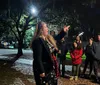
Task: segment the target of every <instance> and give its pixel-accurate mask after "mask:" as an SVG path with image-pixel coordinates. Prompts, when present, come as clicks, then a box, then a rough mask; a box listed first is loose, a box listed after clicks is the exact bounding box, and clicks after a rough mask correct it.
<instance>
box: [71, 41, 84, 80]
mask: <svg viewBox="0 0 100 85" xmlns="http://www.w3.org/2000/svg"><path fill="white" fill-rule="evenodd" d="M82 54H83V49H82V47H80V46H79V45H78V44H77V43H76V42H74V43H73V50H71V52H70V56H71V58H72V76H71V77H70V80H74V79H75V80H78V75H79V70H80V65H81V63H82Z"/></svg>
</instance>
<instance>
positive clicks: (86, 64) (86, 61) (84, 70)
mask: <svg viewBox="0 0 100 85" xmlns="http://www.w3.org/2000/svg"><path fill="white" fill-rule="evenodd" d="M88 63H89V60H88V59H86V60H85V66H84V69H83V73H82V74H83V75H84V74H85V72H86V69H87V66H88Z"/></svg>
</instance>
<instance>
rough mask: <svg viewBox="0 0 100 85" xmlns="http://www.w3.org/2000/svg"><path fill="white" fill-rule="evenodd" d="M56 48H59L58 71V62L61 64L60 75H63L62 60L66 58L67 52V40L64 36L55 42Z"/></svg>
mask: <svg viewBox="0 0 100 85" xmlns="http://www.w3.org/2000/svg"><path fill="white" fill-rule="evenodd" d="M57 46H58V49H59V50H60V53H58V56H57V58H58V61H59V71H60V64H62V76H63V77H64V72H65V65H64V61H65V60H66V54H67V52H68V48H67V41H66V40H65V37H63V38H62V39H61V40H59V41H58V42H57Z"/></svg>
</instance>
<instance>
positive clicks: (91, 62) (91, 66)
mask: <svg viewBox="0 0 100 85" xmlns="http://www.w3.org/2000/svg"><path fill="white" fill-rule="evenodd" d="M93 64H94V62H93V60H90V71H89V77H91V73H92V70H93Z"/></svg>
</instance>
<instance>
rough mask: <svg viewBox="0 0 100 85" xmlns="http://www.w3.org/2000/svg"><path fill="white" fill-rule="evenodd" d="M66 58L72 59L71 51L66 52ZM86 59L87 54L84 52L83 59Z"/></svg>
mask: <svg viewBox="0 0 100 85" xmlns="http://www.w3.org/2000/svg"><path fill="white" fill-rule="evenodd" d="M66 59H69V60H71V56H70V53H69V52H68V53H67V54H66ZM85 59H86V56H85V54H83V56H82V60H85Z"/></svg>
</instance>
